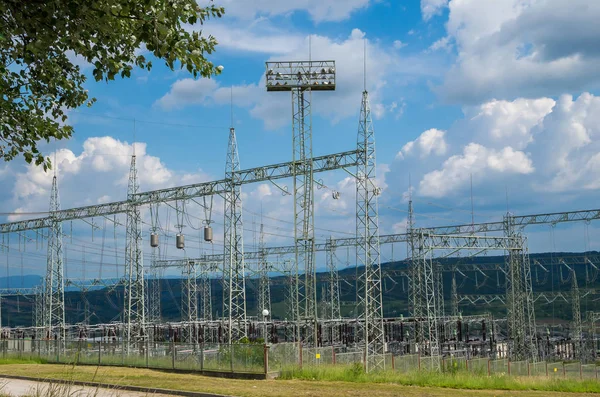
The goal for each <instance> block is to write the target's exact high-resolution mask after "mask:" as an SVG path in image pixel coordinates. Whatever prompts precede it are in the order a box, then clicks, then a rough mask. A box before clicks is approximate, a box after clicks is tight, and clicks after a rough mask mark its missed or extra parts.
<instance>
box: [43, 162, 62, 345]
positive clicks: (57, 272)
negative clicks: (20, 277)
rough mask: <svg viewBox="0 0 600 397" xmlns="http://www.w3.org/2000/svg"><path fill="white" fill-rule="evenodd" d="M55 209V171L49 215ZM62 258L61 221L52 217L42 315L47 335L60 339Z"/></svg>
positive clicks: (56, 190)
mask: <svg viewBox="0 0 600 397" xmlns="http://www.w3.org/2000/svg"><path fill="white" fill-rule="evenodd" d="M56 211H60V199H59V195H58V183H57V180H56V173H55V174H54V177H53V178H52V191H51V193H50V216H51V217H52V218H55V213H56ZM63 259H64V258H63V247H62V222H60V221H59V220H57V219H53V221H52V223H51V226H50V229H49V231H48V257H47V268H46V283H45V291H44V313H43V316H44V326H45V328H46V331H47V332H48V333H49V335H48V337H53V335H56V337H58V338H59V339H61V340H64V339H65V292H64V288H65V285H64V279H63V263H64V262H63Z"/></svg>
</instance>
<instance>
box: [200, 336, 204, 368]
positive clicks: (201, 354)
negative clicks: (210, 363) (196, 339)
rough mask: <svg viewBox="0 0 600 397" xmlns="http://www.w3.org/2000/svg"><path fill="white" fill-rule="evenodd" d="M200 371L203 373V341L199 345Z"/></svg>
mask: <svg viewBox="0 0 600 397" xmlns="http://www.w3.org/2000/svg"><path fill="white" fill-rule="evenodd" d="M200 371H204V340H203V341H202V343H201V344H200Z"/></svg>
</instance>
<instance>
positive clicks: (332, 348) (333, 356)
mask: <svg viewBox="0 0 600 397" xmlns="http://www.w3.org/2000/svg"><path fill="white" fill-rule="evenodd" d="M392 357H393V356H392ZM331 363H332V364H333V365H335V347H334V346H331ZM392 363H393V361H392Z"/></svg>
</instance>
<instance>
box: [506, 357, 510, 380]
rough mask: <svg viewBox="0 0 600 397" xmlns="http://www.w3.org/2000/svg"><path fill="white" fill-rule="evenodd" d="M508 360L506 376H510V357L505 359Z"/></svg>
mask: <svg viewBox="0 0 600 397" xmlns="http://www.w3.org/2000/svg"><path fill="white" fill-rule="evenodd" d="M507 362H508V376H510V358H509V359H508V360H507Z"/></svg>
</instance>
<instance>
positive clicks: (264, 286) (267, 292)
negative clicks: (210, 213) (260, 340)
mask: <svg viewBox="0 0 600 397" xmlns="http://www.w3.org/2000/svg"><path fill="white" fill-rule="evenodd" d="M265 247H266V246H265V232H264V225H263V224H262V223H261V224H260V237H259V241H258V251H259V252H260V260H259V263H258V272H259V277H260V278H259V280H258V318H262V319H264V320H269V319H270V318H271V285H270V279H269V264H268V262H267V257H266V256H265V254H264V251H265ZM265 309H266V310H268V311H269V314H268V315H267V316H263V315H262V311H263V310H265ZM265 340H266V336H265Z"/></svg>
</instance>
